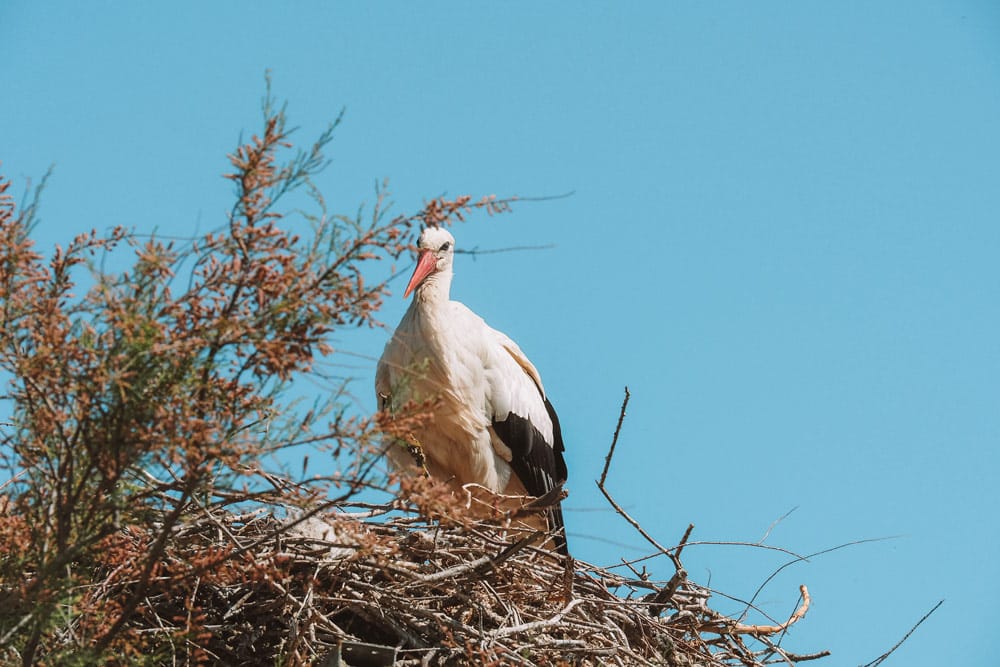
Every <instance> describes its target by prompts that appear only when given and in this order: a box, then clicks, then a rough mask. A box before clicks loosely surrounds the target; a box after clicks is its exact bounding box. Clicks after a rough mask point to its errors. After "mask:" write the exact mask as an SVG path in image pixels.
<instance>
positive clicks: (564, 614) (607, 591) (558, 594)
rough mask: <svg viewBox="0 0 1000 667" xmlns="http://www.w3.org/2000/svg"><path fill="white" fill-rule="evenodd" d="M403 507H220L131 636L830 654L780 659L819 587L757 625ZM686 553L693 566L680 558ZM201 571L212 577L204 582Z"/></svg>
mask: <svg viewBox="0 0 1000 667" xmlns="http://www.w3.org/2000/svg"><path fill="white" fill-rule="evenodd" d="M393 507H395V508H397V509H393ZM398 507H399V503H395V504H393V506H392V507H390V506H364V505H360V504H358V503H353V504H351V505H350V506H340V507H337V508H335V509H332V510H331V509H325V510H324V511H323V512H322V513H320V512H316V513H311V514H310V513H304V514H300V515H299V516H298V517H295V518H291V519H290V518H288V517H285V518H281V519H279V518H277V517H276V516H275V515H274V514H273V513H270V512H268V511H267V510H266V509H264V508H259V509H257V510H255V511H252V512H248V513H243V514H237V513H234V512H232V511H227V510H225V509H214V510H208V509H206V510H204V511H203V514H202V516H201V517H199V518H191V519H190V520H188V521H186V522H185V523H184V524H183V525H182V526H180V527H179V528H177V530H176V532H175V533H174V534H173V536H172V539H171V543H172V546H171V548H170V550H169V551H168V555H167V557H166V558H164V559H163V562H162V564H161V567H159V569H158V570H157V572H156V577H155V578H154V579H153V581H152V582H151V585H150V587H149V589H148V591H147V593H146V594H145V596H144V600H143V602H142V604H140V605H139V606H138V608H137V609H136V614H135V615H134V616H133V617H132V620H131V621H130V628H129V634H130V635H131V636H132V637H139V636H141V637H143V638H144V642H145V644H146V646H147V648H146V649H145V650H146V652H147V655H154V654H156V652H161V653H163V654H164V655H168V656H171V657H170V659H169V660H168V662H173V664H197V663H202V664H204V663H212V664H240V665H274V664H319V665H354V666H355V667H359V666H364V665H373V666H374V665H400V666H402V665H414V666H415V665H462V664H484V665H485V664H510V665H561V664H578V665H592V664H613V665H763V664H769V663H772V662H780V663H782V664H787V663H794V662H799V661H803V660H807V659H812V658H817V657H821V656H822V655H825V653H819V654H813V655H795V654H792V653H790V652H788V651H786V650H785V649H784V648H782V647H781V646H780V640H781V638H782V637H783V635H784V632H785V630H786V629H787V627H788V626H789V625H791V624H792V623H794V622H796V621H798V620H799V619H801V618H802V616H803V615H804V614H805V612H806V610H807V609H808V606H809V596H808V592H807V591H806V589H805V587H802V590H801V593H802V599H801V601H800V604H799V606H798V609H797V610H796V611H795V613H794V614H793V615H792V617H791V618H789V619H787V620H786V621H785V622H784V623H776V624H774V625H770V626H760V625H745V624H742V623H740V622H737V621H736V620H734V619H732V618H728V617H726V616H724V615H722V614H720V613H718V612H715V611H713V610H712V608H711V607H710V605H709V602H710V592H709V590H708V589H706V588H704V587H702V586H699V585H698V584H696V583H694V582H692V581H690V580H689V579H688V578H687V576H686V574H685V572H684V570H683V568H678V569H677V571H676V572H675V573H674V576H673V577H671V578H670V579H669V580H668V581H651V580H649V579H648V578H646V577H644V576H635V575H634V574H633V572H634V571H629V573H628V574H627V575H626V574H622V573H621V572H618V571H614V570H612V569H607V568H601V567H597V566H595V565H591V564H588V563H583V562H581V561H574V560H572V559H566V558H563V557H561V556H559V555H558V554H556V553H553V552H552V551H551V550H549V549H547V548H545V547H544V545H540V544H539V537H540V535H539V533H537V532H535V533H528V534H526V535H523V536H522V535H518V534H517V532H516V531H515V530H512V528H511V527H510V525H509V524H507V525H506V526H504V525H499V524H498V523H497V522H496V521H491V520H487V519H481V520H480V519H476V520H473V519H468V518H467V514H466V515H464V518H463V514H462V513H461V512H457V513H452V514H451V516H448V517H442V516H437V517H436V518H435V519H433V520H432V519H428V518H425V517H424V516H421V514H420V513H416V512H413V513H406V512H402V513H401V512H400V511H399V510H398ZM150 530H151V531H152V530H155V529H154V528H151V529H150ZM148 538H149V535H144V534H143V533H142V532H140V531H138V530H135V529H133V530H129V531H125V532H123V533H121V534H120V535H119V537H118V540H119V542H121V541H122V540H124V541H125V542H127V543H128V544H121V543H120V544H119V545H118V546H119V548H122V547H125V548H126V549H134V550H136V551H139V552H141V550H142V549H144V548H145V545H147V544H148ZM682 546H683V545H679V547H682ZM671 555H672V558H673V559H674V562H675V563H678V564H679V562H680V561H679V555H680V548H675V549H674V551H673V552H672V554H671ZM199 559H201V562H203V563H211V564H212V565H211V566H206V567H202V568H201V569H200V570H199V571H198V572H194V573H192V571H191V570H190V569H188V568H189V565H190V563H196V562H198V561H199ZM636 574H637V573H636ZM130 585H131V584H130V583H129V581H127V580H125V581H121V580H118V581H116V579H115V577H114V576H113V573H109V576H108V579H107V581H106V582H105V583H104V584H99V585H98V586H97V587H95V588H94V589H93V590H92V593H91V594H97V595H100V596H103V597H106V598H109V599H115V598H118V599H120V598H122V597H126V596H128V594H129V593H130V590H129V587H130Z"/></svg>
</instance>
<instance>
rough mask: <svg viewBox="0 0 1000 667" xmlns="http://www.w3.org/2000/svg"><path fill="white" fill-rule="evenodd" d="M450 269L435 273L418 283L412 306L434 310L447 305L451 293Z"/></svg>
mask: <svg viewBox="0 0 1000 667" xmlns="http://www.w3.org/2000/svg"><path fill="white" fill-rule="evenodd" d="M452 275H454V274H453V273H452V271H451V269H450V268H449V269H445V270H444V271H435V272H434V273H432V274H431V275H429V276H427V278H425V279H424V282H422V283H420V286H419V287H417V289H416V294H415V295H414V297H413V304H414V305H415V306H417V307H420V308H424V309H427V308H434V307H436V306H440V305H443V304H445V303H448V299H449V294H450V292H451V278H452Z"/></svg>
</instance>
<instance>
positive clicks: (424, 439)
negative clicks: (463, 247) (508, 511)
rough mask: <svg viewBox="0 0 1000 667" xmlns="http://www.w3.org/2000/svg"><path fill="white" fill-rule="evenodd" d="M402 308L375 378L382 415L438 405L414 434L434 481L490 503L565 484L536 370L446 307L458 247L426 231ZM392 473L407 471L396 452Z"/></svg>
mask: <svg viewBox="0 0 1000 667" xmlns="http://www.w3.org/2000/svg"><path fill="white" fill-rule="evenodd" d="M417 247H418V250H419V255H418V259H417V267H416V269H415V270H414V271H413V276H412V277H411V278H410V282H409V284H408V285H407V286H406V291H405V292H404V294H403V296H404V298H405V297H407V296H409V295H410V293H411V292H415V293H416V295H415V296H414V298H413V301H412V302H411V303H410V307H409V308H407V310H406V314H405V315H403V319H402V321H400V323H399V326H398V327H397V328H396V332H395V333H394V334H393V336H392V338H391V339H390V340H389V342H388V343H387V344H386V346H385V351H384V352H383V353H382V358H381V359H380V360H379V364H378V371H377V373H376V376H375V390H376V392H377V393H378V398H379V404H380V407H381V408H382V409H383V410H390V411H392V410H393V409H395V408H398V407H399V406H401V405H402V404H403V403H405V402H406V401H407V400H410V399H413V400H417V401H422V400H425V399H429V398H436V399H438V405H439V407H438V408H437V409H436V411H435V413H434V415H433V419H432V420H430V422H429V423H428V424H427V425H426V427H423V428H421V430H420V432H414V433H413V436H414V437H415V438H416V440H417V441H418V443H419V444H420V447H421V449H422V450H423V455H424V457H425V459H426V467H427V471H428V472H429V473H430V474H431V476H433V477H436V478H438V479H443V480H447V481H450V482H452V483H454V484H456V485H458V486H462V485H465V484H470V483H473V484H479V485H480V486H483V487H485V488H487V489H489V490H490V491H491V492H493V493H500V494H505V495H517V496H543V495H545V494H546V493H549V492H550V491H553V490H554V489H557V488H558V487H560V486H561V485H562V484H563V483H564V482H565V481H566V474H567V473H566V462H565V460H564V459H563V441H562V434H561V433H560V430H559V419H558V418H557V417H556V413H555V410H553V408H552V404H551V403H549V400H548V399H547V398H546V396H545V390H544V389H543V388H542V379H541V377H540V376H539V374H538V371H537V370H536V369H535V367H534V365H532V363H531V362H530V361H528V358H527V357H526V356H525V355H524V353H523V352H522V351H521V348H519V347H518V346H517V343H515V342H514V341H512V340H511V339H510V338H508V337H507V336H505V335H504V334H502V333H500V332H499V331H497V330H495V329H493V328H491V327H490V326H489V325H488V324H486V322H485V321H483V319H482V318H481V317H479V316H478V315H476V314H475V313H473V312H472V311H471V310H469V308H467V307H466V306H465V305H463V304H461V303H459V302H457V301H452V300H450V299H449V295H448V293H449V290H450V287H451V279H452V275H453V273H452V263H453V260H454V258H455V239H454V238H453V237H452V235H451V234H449V233H448V232H447V231H446V230H444V229H442V228H439V227H428V228H427V229H425V230H424V231H423V233H422V234H421V235H420V240H419V241H418V243H417ZM388 456H389V460H390V462H391V463H392V464H393V466H394V467H396V468H397V469H404V468H407V467H411V466H413V465H414V461H413V457H412V456H411V455H410V454H409V453H408V452H407V450H406V448H404V447H402V446H400V445H399V444H396V445H393V446H391V447H389V451H388ZM547 514H548V525H549V528H551V529H553V530H556V531H557V532H556V548H557V549H558V550H559V551H560V552H561V553H563V554H568V550H567V547H566V538H565V528H564V524H563V517H562V509H561V508H560V506H559V504H558V502H556V503H555V504H554V505H553V506H551V507H550V509H549V510H548V512H547Z"/></svg>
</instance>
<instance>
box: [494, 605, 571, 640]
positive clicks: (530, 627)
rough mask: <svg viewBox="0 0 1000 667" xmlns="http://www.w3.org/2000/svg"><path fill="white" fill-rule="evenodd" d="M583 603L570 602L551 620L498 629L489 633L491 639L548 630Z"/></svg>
mask: <svg viewBox="0 0 1000 667" xmlns="http://www.w3.org/2000/svg"><path fill="white" fill-rule="evenodd" d="M581 602H583V600H580V599H577V600H570V602H569V604H567V605H566V606H565V607H563V608H562V611H560V612H559V613H558V614H556V615H555V616H553V617H551V618H547V619H545V620H544V621H532V622H531V623H522V624H521V625H512V626H510V627H507V628H500V629H498V630H495V631H493V632H492V633H490V636H491V637H506V636H507V635H513V634H517V633H518V632H534V631H535V630H541V629H542V628H548V627H551V626H553V625H556V624H557V623H559V621H561V620H562V619H563V616H565V615H566V614H568V613H569V612H570V611H571V610H572V609H573V607H575V606H576V605H578V604H580V603H581Z"/></svg>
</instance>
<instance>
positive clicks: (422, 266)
mask: <svg viewBox="0 0 1000 667" xmlns="http://www.w3.org/2000/svg"><path fill="white" fill-rule="evenodd" d="M435 269H437V257H435V256H434V253H433V252H431V251H430V250H421V251H420V255H419V256H418V257H417V268H415V269H413V275H412V276H410V282H409V284H407V286H406V291H405V292H403V298H404V299H405V298H406V297H408V296H410V292H412V291H413V290H415V289H417V285H419V284H420V283H422V282H424V278H426V277H427V276H429V275H431V274H432V273H434V270H435Z"/></svg>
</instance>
